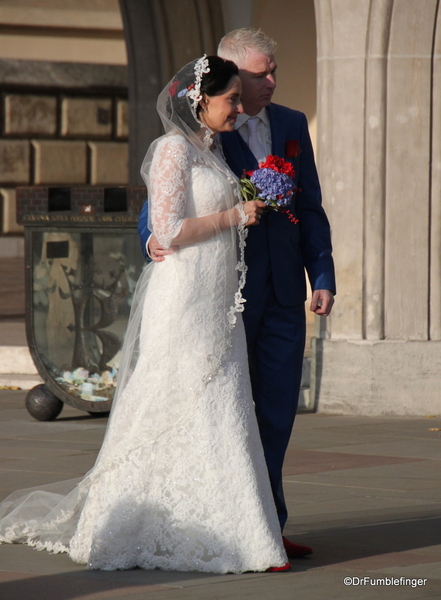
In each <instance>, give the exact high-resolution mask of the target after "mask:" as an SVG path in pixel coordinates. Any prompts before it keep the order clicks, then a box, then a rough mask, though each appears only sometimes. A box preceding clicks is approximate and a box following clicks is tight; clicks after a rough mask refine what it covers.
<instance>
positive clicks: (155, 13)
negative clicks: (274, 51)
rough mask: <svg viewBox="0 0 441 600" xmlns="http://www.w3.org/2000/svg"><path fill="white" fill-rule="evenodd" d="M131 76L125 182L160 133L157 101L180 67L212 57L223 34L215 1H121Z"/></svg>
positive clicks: (136, 179) (135, 177)
mask: <svg viewBox="0 0 441 600" xmlns="http://www.w3.org/2000/svg"><path fill="white" fill-rule="evenodd" d="M120 7H121V13H122V17H123V22H124V34H125V38H126V44H127V54H128V71H129V101H130V117H129V119H130V121H129V122H130V127H129V130H130V132H129V182H130V185H142V179H141V176H140V174H139V169H140V166H141V163H142V160H143V158H144V155H145V153H146V150H147V148H148V146H149V144H150V143H151V142H152V141H153V140H154V139H155V138H157V137H158V136H159V135H161V134H162V127H161V125H160V122H159V118H158V116H157V114H156V99H157V97H158V94H159V92H160V91H161V90H162V89H163V87H164V86H165V85H166V83H167V81H169V80H170V79H171V77H172V75H173V73H175V72H176V71H177V70H178V69H179V68H180V67H182V66H183V65H184V64H186V63H187V62H189V61H190V60H192V59H193V58H195V57H196V56H201V55H202V54H204V53H206V54H215V53H216V48H217V42H218V41H219V40H220V38H221V37H222V36H223V34H224V26H223V18H222V9H221V4H220V1H219V0H120Z"/></svg>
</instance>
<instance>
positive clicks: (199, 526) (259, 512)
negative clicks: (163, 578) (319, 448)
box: [0, 135, 287, 573]
mask: <svg viewBox="0 0 441 600" xmlns="http://www.w3.org/2000/svg"><path fill="white" fill-rule="evenodd" d="M154 156H155V158H154V159H153V163H152V168H151V181H152V186H153V188H154V187H155V186H158V189H159V190H160V189H166V190H167V197H168V198H170V197H172V198H173V199H174V200H173V204H172V205H167V203H166V202H161V201H160V200H159V201H158V202H157V203H156V205H154V206H153V207H152V212H153V215H152V219H153V222H154V224H155V233H156V235H157V237H158V239H159V240H160V241H162V242H163V243H164V244H169V243H170V241H171V240H172V239H173V237H174V236H175V235H176V233H177V232H178V231H179V227H180V225H181V219H182V218H183V217H189V218H191V217H200V216H204V215H210V214H213V213H218V212H220V211H223V210H226V208H227V206H226V205H225V177H224V175H223V174H221V173H219V172H217V171H216V170H215V169H213V168H210V167H209V166H207V164H204V162H203V161H201V160H200V157H198V154H197V153H196V152H195V151H194V149H193V148H192V146H191V145H189V144H187V142H186V140H185V138H183V137H182V136H180V135H171V136H170V135H169V136H165V137H164V138H162V139H161V140H160V141H159V143H158V145H157V147H156V150H155V155H154ZM176 161H178V163H179V172H180V173H181V176H180V177H176V176H174V169H175V166H176ZM182 173H184V174H187V175H186V177H188V180H187V181H185V182H184V183H183V182H182ZM228 185H229V184H228ZM233 233H234V232H233ZM231 239H232V231H231V229H227V230H226V231H223V232H217V233H216V234H215V235H213V236H212V237H210V238H209V239H206V240H205V241H202V242H199V243H195V244H193V245H188V246H183V247H181V248H180V250H179V251H177V252H175V253H174V254H172V255H170V256H167V257H166V260H164V261H163V262H161V263H154V264H152V265H150V266H149V267H147V269H146V270H145V273H146V274H145V275H143V276H142V277H146V278H147V280H148V283H147V284H146V285H145V287H146V291H145V296H144V297H143V301H142V321H141V330H140V338H139V357H138V359H137V362H136V367H135V368H134V370H133V372H131V373H130V377H128V378H127V384H126V385H123V390H122V392H121V393H120V396H119V398H118V401H117V402H116V404H115V405H114V407H113V409H112V415H111V419H110V422H109V426H108V431H107V434H106V438H105V441H104V444H103V447H102V449H101V452H100V455H99V457H98V460H97V462H96V465H95V467H94V468H93V469H92V470H91V471H90V472H89V473H88V474H87V475H86V477H85V478H84V479H83V480H82V481H81V482H80V483H79V484H78V485H77V486H76V487H75V488H74V489H73V491H72V492H71V493H70V494H68V495H67V496H63V495H60V494H54V493H49V492H45V491H37V492H32V493H31V494H30V495H27V496H24V498H23V499H22V500H17V496H14V497H11V498H9V499H8V501H7V502H4V503H3V505H2V506H3V507H4V508H5V507H6V509H7V510H9V511H12V512H9V514H8V515H6V516H5V517H3V519H1V521H0V541H3V542H5V541H6V542H20V543H26V544H28V545H32V546H35V547H36V548H38V549H47V550H50V551H53V552H67V553H68V554H69V555H70V556H71V558H72V559H73V560H74V561H76V562H78V563H84V564H87V566H88V568H90V569H105V570H115V569H131V568H134V567H141V568H143V569H154V568H160V569H164V570H179V571H192V570H197V571H206V572H214V573H226V572H234V573H239V572H244V571H263V570H266V569H267V568H268V567H271V566H282V565H284V564H285V563H286V560H287V559H286V555H285V552H284V549H283V545H282V539H281V533H280V527H279V522H278V519H277V515H276V510H275V507H274V502H273V497H272V493H271V489H270V484H269V480H268V474H267V469H266V464H265V460H264V456H263V450H262V447H261V443H260V438H259V432H258V428H257V422H256V418H255V414H254V408H253V402H252V398H251V389H250V383H249V378H248V363H247V353H246V345H245V334H244V328H243V324H242V319H241V318H240V317H239V318H237V322H236V323H235V325H234V326H233V323H234V321H235V320H236V315H235V314H234V311H235V310H237V308H238V307H237V306H235V294H236V292H237V288H238V276H237V271H236V270H235V266H236V263H237V257H236V250H235V248H234V245H233V244H232V243H231ZM225 290H226V293H225ZM226 298H227V299H228V302H227V305H226V300H225V299H226ZM236 303H237V296H236ZM230 307H232V308H230ZM6 505H8V506H6Z"/></svg>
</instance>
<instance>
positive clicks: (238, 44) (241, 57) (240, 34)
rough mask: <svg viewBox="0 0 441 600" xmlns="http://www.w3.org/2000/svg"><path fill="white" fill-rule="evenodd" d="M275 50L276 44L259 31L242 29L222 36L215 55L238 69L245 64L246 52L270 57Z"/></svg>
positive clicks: (247, 28) (248, 28) (249, 28)
mask: <svg viewBox="0 0 441 600" xmlns="http://www.w3.org/2000/svg"><path fill="white" fill-rule="evenodd" d="M276 49H277V43H276V42H275V41H274V40H273V39H272V38H270V37H269V36H267V35H266V34H265V33H263V31H262V30H261V29H253V28H251V27H244V28H243V29H235V30H234V31H230V33H227V34H226V35H224V37H223V38H222V39H221V41H220V42H219V46H218V49H217V54H218V56H220V57H221V58H225V59H227V60H232V61H233V62H235V63H236V65H237V66H238V67H239V69H240V68H242V66H243V64H244V62H245V59H246V56H247V54H248V50H254V51H255V52H259V54H266V56H270V55H271V54H274V52H275V51H276Z"/></svg>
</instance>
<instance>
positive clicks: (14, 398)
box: [0, 391, 441, 600]
mask: <svg viewBox="0 0 441 600" xmlns="http://www.w3.org/2000/svg"><path fill="white" fill-rule="evenodd" d="M24 395H25V393H24V392H20V391H18V392H13V391H0V497H2V498H3V497H5V496H6V495H7V494H8V493H9V492H11V491H13V490H15V489H19V488H25V487H28V486H35V485H39V484H44V483H49V482H54V481H58V480H63V479H69V478H72V477H76V476H79V475H82V474H83V473H85V472H86V471H87V470H88V469H89V468H90V467H91V466H92V465H93V463H94V460H95V457H96V455H97V452H98V450H99V447H100V443H101V440H102V438H103V434H104V431H105V426H106V421H107V420H106V418H93V417H91V416H89V415H88V414H86V413H81V412H79V411H77V410H75V409H73V408H70V407H68V406H65V408H64V410H63V412H62V413H61V415H60V417H59V418H58V419H57V420H56V421H54V422H50V423H39V422H37V421H34V420H33V419H32V418H31V417H30V416H29V415H28V413H27V412H26V410H25V409H24V406H23V401H24ZM440 429H441V419H440V418H430V416H429V415H428V416H427V417H426V418H421V417H420V418H404V417H403V418H397V417H394V418H392V417H383V418H376V417H370V418H368V417H342V416H326V415H322V414H318V415H317V414H302V415H299V416H298V418H297V421H296V427H295V432H294V435H293V438H292V441H291V444H290V447H289V450H288V454H287V459H286V465H285V489H286V494H287V500H288V506H289V510H290V518H289V520H288V523H287V527H286V530H285V533H286V535H287V536H288V537H289V538H290V539H291V540H294V541H297V542H298V543H305V544H309V545H311V546H312V547H313V549H314V554H313V555H312V556H311V557H308V558H304V559H297V560H292V570H291V571H290V572H288V573H276V574H272V573H271V574H269V573H268V574H266V573H263V574H257V573H249V574H244V575H224V576H217V575H205V574H200V573H166V572H161V571H142V570H139V569H136V570H133V571H125V572H99V571H92V572H91V571H87V570H86V569H85V568H84V567H83V566H80V565H76V564H74V563H72V562H71V561H70V559H69V558H68V557H67V556H66V555H50V554H48V553H46V552H36V551H35V550H32V549H30V548H27V547H23V546H20V545H3V546H0V598H1V599H2V600H3V599H4V600H74V599H75V600H141V598H142V599H144V600H145V599H146V598H148V599H152V600H154V599H156V598H157V599H158V600H202V599H203V600H242V599H243V600H248V599H250V600H251V599H252V600H267V599H268V600H297V599H301V600H322V599H325V598H326V599H330V600H332V599H350V600H372V599H373V598H375V599H377V598H379V599H380V600H383V599H384V600H395V599H397V600H398V599H400V600H414V599H423V598H438V599H439V598H441V514H440V513H441V460H440V458H441V453H440V446H441V431H440ZM345 578H352V579H351V581H352V582H353V585H345V583H344V581H345ZM381 582H383V583H382V584H381Z"/></svg>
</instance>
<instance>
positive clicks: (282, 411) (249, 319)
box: [243, 278, 306, 530]
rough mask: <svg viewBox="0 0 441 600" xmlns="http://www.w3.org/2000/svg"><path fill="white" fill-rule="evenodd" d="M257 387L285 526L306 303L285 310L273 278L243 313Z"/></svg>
mask: <svg viewBox="0 0 441 600" xmlns="http://www.w3.org/2000/svg"><path fill="white" fill-rule="evenodd" d="M243 320H244V325H245V333H246V338H247V346H248V360H249V365H250V376H251V386H252V390H253V399H254V403H255V409H256V415H257V422H258V424H259V430H260V436H261V440H262V445H263V450H264V453H265V459H266V464H267V467H268V472H269V477H270V482H271V487H272V491H273V495H274V501H275V503H276V508H277V514H278V516H279V521H280V526H281V529H282V530H283V527H284V525H285V523H286V519H287V516H288V512H287V509H286V503H285V498H284V494H283V485H282V466H283V460H284V457H285V452H286V449H287V447H288V443H289V439H290V436H291V432H292V428H293V425H294V418H295V415H296V410H297V405H298V401H299V393H300V383H301V379H302V365H303V355H304V350H305V334H306V318H305V304H304V303H302V304H297V305H295V306H283V305H281V304H280V303H279V302H278V300H277V297H276V294H275V292H274V287H273V283H272V280H271V278H269V279H268V281H267V284H266V286H265V289H264V290H263V293H262V296H261V299H260V301H259V302H258V303H257V304H255V305H254V306H252V307H251V308H250V309H248V308H247V307H246V305H245V311H244V313H243Z"/></svg>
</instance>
